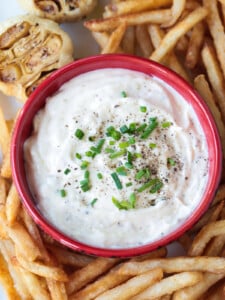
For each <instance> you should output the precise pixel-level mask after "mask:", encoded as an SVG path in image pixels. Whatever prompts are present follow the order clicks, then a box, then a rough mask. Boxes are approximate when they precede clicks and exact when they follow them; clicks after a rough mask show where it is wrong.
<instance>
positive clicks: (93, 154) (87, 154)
mask: <svg viewBox="0 0 225 300" xmlns="http://www.w3.org/2000/svg"><path fill="white" fill-rule="evenodd" d="M85 155H86V156H87V157H94V156H95V153H94V152H92V151H86V152H85Z"/></svg>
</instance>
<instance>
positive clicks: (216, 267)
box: [119, 256, 225, 276]
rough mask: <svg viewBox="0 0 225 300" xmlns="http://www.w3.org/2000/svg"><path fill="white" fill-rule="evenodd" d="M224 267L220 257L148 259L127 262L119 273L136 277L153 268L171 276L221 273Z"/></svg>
mask: <svg viewBox="0 0 225 300" xmlns="http://www.w3.org/2000/svg"><path fill="white" fill-rule="evenodd" d="M224 266H225V259H224V258H222V257H207V256H199V257H185V256H181V257H168V258H158V259H157V258H156V259H149V260H145V261H143V262H127V263H124V264H122V265H121V267H120V268H119V273H120V274H124V275H130V276H136V275H139V274H142V273H144V272H147V271H149V270H152V269H154V268H161V269H162V270H163V272H165V273H168V274H171V273H178V272H183V271H185V272H188V271H190V272H192V271H202V272H212V271H213V272H214V273H223V272H224Z"/></svg>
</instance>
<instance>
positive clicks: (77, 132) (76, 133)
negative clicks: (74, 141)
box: [75, 128, 84, 140]
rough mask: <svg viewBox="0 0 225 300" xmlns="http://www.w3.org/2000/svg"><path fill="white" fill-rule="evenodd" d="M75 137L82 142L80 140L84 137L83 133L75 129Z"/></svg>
mask: <svg viewBox="0 0 225 300" xmlns="http://www.w3.org/2000/svg"><path fill="white" fill-rule="evenodd" d="M75 136H76V137H77V138H78V139H79V140H82V138H83V137H84V132H83V131H82V130H81V129H79V128H78V129H77V130H76V131H75Z"/></svg>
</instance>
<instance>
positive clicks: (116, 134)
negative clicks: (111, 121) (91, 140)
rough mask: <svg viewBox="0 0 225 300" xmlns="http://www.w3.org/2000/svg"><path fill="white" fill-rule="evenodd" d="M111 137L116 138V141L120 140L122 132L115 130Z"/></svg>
mask: <svg viewBox="0 0 225 300" xmlns="http://www.w3.org/2000/svg"><path fill="white" fill-rule="evenodd" d="M111 137H112V138H113V139H114V140H116V141H119V140H120V138H121V133H120V132H119V131H117V130H115V131H113V133H112V135H111Z"/></svg>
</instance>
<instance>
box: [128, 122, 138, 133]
mask: <svg viewBox="0 0 225 300" xmlns="http://www.w3.org/2000/svg"><path fill="white" fill-rule="evenodd" d="M136 127H137V124H136V123H130V125H129V133H130V134H132V133H135V131H136Z"/></svg>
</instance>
